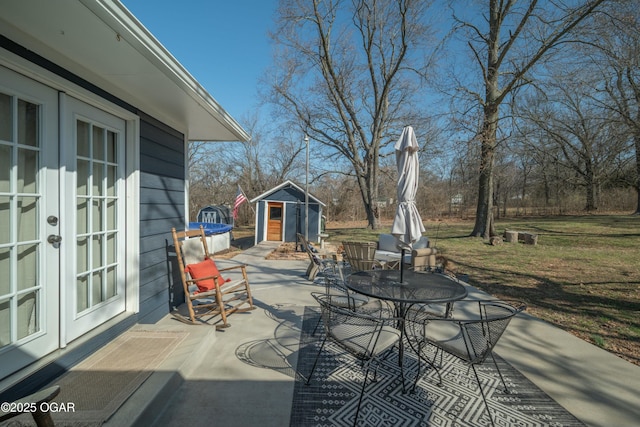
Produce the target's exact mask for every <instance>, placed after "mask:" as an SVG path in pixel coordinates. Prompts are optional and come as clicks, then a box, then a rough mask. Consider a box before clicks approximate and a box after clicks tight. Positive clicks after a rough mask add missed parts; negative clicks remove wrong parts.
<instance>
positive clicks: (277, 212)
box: [269, 206, 282, 221]
mask: <svg viewBox="0 0 640 427" xmlns="http://www.w3.org/2000/svg"><path fill="white" fill-rule="evenodd" d="M269 219H272V220H275V221H278V220H281V219H282V208H281V207H279V206H278V207H275V206H272V207H271V208H270V210H269Z"/></svg>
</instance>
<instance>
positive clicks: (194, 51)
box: [120, 0, 278, 123]
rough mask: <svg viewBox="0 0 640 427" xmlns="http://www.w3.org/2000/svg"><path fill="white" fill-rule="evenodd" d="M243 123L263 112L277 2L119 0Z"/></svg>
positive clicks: (250, 0) (266, 0) (243, 0)
mask: <svg viewBox="0 0 640 427" xmlns="http://www.w3.org/2000/svg"><path fill="white" fill-rule="evenodd" d="M120 1H121V2H122V3H123V4H124V5H125V7H126V8H127V9H129V10H130V11H131V12H132V13H133V14H134V15H135V16H136V18H138V20H139V21H140V22H142V24H143V25H144V26H145V27H146V28H147V29H148V30H149V31H150V32H151V33H152V34H153V35H154V36H155V37H156V39H158V40H159V41H160V43H161V44H162V45H163V46H164V47H165V48H166V49H167V50H168V51H169V52H170V53H171V54H172V55H173V56H174V57H175V58H176V59H177V60H178V62H180V63H181V64H182V66H183V67H184V68H186V69H187V71H188V72H189V73H190V74H191V75H192V76H193V77H194V78H195V79H196V80H197V81H198V82H199V83H200V84H201V85H202V86H203V87H204V88H205V89H206V90H207V92H209V93H210V94H211V96H213V98H214V99H215V100H216V101H217V102H218V104H220V105H221V106H222V108H224V109H225V110H226V111H227V112H228V113H229V114H231V116H232V117H233V118H234V119H236V120H237V121H238V122H240V123H242V122H243V120H242V119H243V117H248V116H249V114H251V112H252V111H255V110H256V109H257V108H258V96H257V88H258V81H259V78H260V76H261V75H262V74H263V73H264V72H265V70H266V68H267V67H268V66H269V65H270V63H271V50H270V42H269V38H268V35H267V33H268V30H269V29H270V28H271V27H272V25H273V17H274V14H275V10H276V7H277V3H278V0H231V1H230V0H182V1H176V0H152V1H150V0H120Z"/></svg>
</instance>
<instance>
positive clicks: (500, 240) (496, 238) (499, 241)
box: [491, 236, 502, 246]
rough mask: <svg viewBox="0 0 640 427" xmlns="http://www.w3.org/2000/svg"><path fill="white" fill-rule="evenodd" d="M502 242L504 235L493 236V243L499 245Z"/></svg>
mask: <svg viewBox="0 0 640 427" xmlns="http://www.w3.org/2000/svg"><path fill="white" fill-rule="evenodd" d="M501 244H502V237H500V236H493V237H492V238H491V245H493V246H498V245H501Z"/></svg>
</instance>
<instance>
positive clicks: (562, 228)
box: [327, 215, 640, 365]
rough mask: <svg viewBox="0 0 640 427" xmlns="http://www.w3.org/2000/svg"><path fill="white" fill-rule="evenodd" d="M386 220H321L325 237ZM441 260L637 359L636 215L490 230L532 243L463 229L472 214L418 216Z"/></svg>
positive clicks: (365, 236)
mask: <svg viewBox="0 0 640 427" xmlns="http://www.w3.org/2000/svg"><path fill="white" fill-rule="evenodd" d="M390 226H391V224H390V223H389V224H388V225H387V226H386V227H384V228H382V229H380V230H375V231H374V230H369V229H367V228H366V227H365V225H364V224H340V223H328V224H327V232H328V233H329V236H330V237H329V241H330V242H334V243H339V242H340V241H342V240H373V241H375V240H377V236H378V234H379V233H384V232H389V230H390ZM425 227H426V229H427V231H426V232H425V235H427V236H429V238H430V239H431V240H432V243H434V244H435V246H436V247H437V248H438V252H439V253H440V254H442V255H444V257H445V258H446V259H447V260H448V262H449V264H448V268H449V269H450V270H452V271H453V272H455V273H457V274H465V275H467V276H468V277H469V283H470V284H472V285H474V286H476V287H478V288H480V289H483V290H485V291H487V292H489V293H490V294H492V295H494V296H496V297H501V298H517V299H521V300H524V301H525V302H526V303H527V304H528V306H529V308H528V312H529V313H531V314H533V315H535V316H537V317H539V318H542V319H544V320H546V321H548V322H551V323H553V324H555V325H557V326H559V327H561V328H563V329H565V330H567V331H569V332H570V333H572V334H574V335H576V336H578V337H580V338H582V339H584V340H586V341H589V342H591V343H593V344H595V345H598V346H600V347H602V348H604V349H606V350H607V351H610V352H612V353H614V354H616V355H618V356H620V357H622V358H624V359H626V360H628V361H630V362H632V363H634V364H636V365H640V290H639V289H640V217H639V216H630V215H627V216H625V215H590V216H562V217H552V218H524V219H514V220H512V219H509V220H501V221H498V222H497V223H496V230H497V231H498V233H499V234H501V233H502V232H503V231H504V230H516V231H528V232H532V233H536V234H538V244H537V245H525V244H523V243H503V244H500V245H496V246H492V245H490V244H489V242H488V241H485V240H483V239H480V238H473V237H468V236H469V234H470V233H471V230H472V229H473V223H472V222H462V221H450V222H449V221H447V222H444V221H442V222H425Z"/></svg>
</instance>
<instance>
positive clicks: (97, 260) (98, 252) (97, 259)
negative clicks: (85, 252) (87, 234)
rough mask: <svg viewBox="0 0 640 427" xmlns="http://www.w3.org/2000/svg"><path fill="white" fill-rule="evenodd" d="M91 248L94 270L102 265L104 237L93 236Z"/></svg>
mask: <svg viewBox="0 0 640 427" xmlns="http://www.w3.org/2000/svg"><path fill="white" fill-rule="evenodd" d="M92 242H93V245H92V246H91V263H92V265H91V267H92V268H93V269H95V268H98V267H100V266H101V265H102V236H93V239H92Z"/></svg>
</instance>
